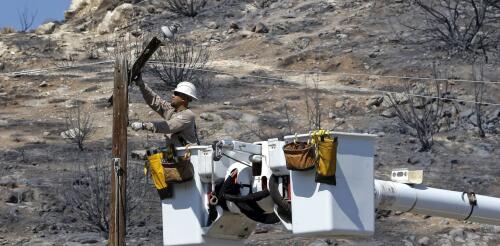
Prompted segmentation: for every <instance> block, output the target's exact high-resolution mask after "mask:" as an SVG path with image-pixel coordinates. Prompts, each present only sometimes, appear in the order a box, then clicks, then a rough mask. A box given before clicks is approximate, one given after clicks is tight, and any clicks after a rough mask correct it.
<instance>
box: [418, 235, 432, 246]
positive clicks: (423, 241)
mask: <svg viewBox="0 0 500 246" xmlns="http://www.w3.org/2000/svg"><path fill="white" fill-rule="evenodd" d="M429 241H430V239H429V238H428V237H423V238H420V239H419V240H418V245H421V246H427V245H429Z"/></svg>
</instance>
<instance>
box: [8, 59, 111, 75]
mask: <svg viewBox="0 0 500 246" xmlns="http://www.w3.org/2000/svg"><path fill="white" fill-rule="evenodd" d="M114 62H115V61H114V60H105V61H99V62H92V63H80V64H74V65H67V66H59V67H49V68H40V69H31V70H21V71H16V72H5V73H0V75H6V76H19V75H32V74H39V73H44V72H50V71H58V70H65V69H71V68H80V67H88V66H93V65H101V64H110V63H114Z"/></svg>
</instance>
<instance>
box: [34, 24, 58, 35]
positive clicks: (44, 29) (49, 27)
mask: <svg viewBox="0 0 500 246" xmlns="http://www.w3.org/2000/svg"><path fill="white" fill-rule="evenodd" d="M56 27H57V25H56V23H54V22H47V23H45V24H43V25H40V26H39V27H38V28H37V29H36V31H35V33H36V34H40V35H43V34H51V33H53V32H54V31H55V30H56Z"/></svg>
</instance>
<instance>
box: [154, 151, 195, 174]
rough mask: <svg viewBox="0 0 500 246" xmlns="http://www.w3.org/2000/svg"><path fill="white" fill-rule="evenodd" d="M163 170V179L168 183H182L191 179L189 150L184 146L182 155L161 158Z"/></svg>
mask: <svg viewBox="0 0 500 246" xmlns="http://www.w3.org/2000/svg"><path fill="white" fill-rule="evenodd" d="M162 165H163V171H164V173H165V180H166V181H167V182H169V183H182V182H187V181H190V180H192V179H193V177H194V168H193V164H191V152H190V151H189V149H188V148H187V146H186V150H185V154H184V156H179V157H174V158H173V159H170V160H169V159H163V163H162Z"/></svg>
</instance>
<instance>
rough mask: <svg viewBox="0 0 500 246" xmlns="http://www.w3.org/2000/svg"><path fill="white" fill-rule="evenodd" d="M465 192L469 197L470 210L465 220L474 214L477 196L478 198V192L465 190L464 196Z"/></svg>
mask: <svg viewBox="0 0 500 246" xmlns="http://www.w3.org/2000/svg"><path fill="white" fill-rule="evenodd" d="M465 194H467V199H468V200H469V205H470V211H469V215H467V217H465V219H464V220H468V219H469V218H470V217H471V216H472V213H473V212H474V207H475V206H477V198H476V193H474V192H465V191H464V192H463V193H462V198H463V196H464V195H465Z"/></svg>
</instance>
